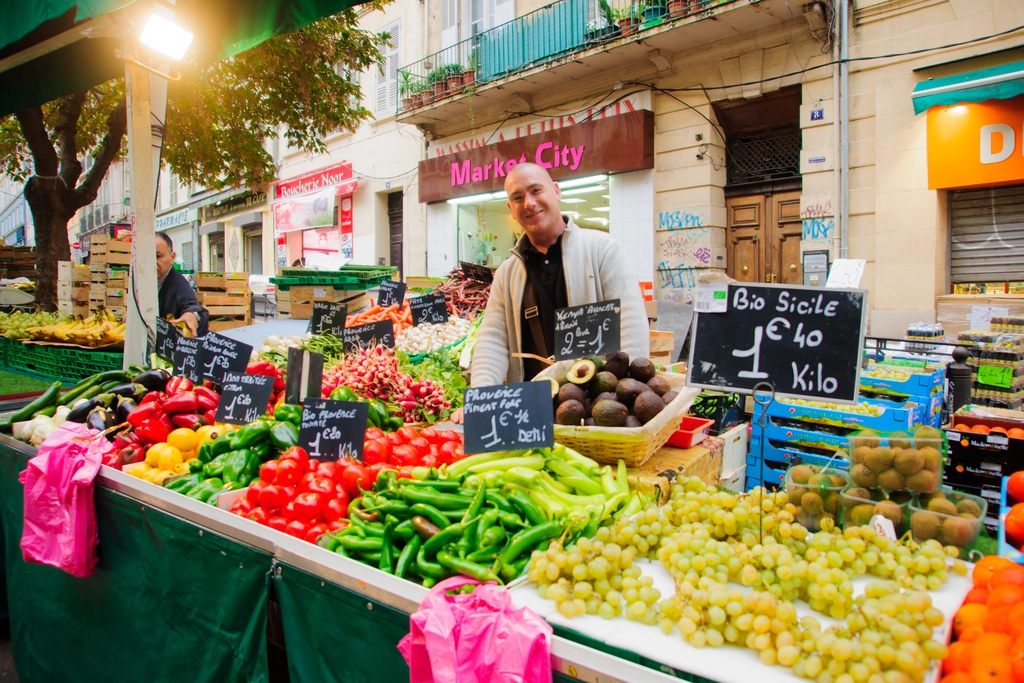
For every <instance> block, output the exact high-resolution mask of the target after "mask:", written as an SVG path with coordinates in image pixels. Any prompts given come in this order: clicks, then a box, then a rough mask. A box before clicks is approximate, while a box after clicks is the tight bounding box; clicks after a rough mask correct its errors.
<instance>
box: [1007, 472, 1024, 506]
mask: <svg viewBox="0 0 1024 683" xmlns="http://www.w3.org/2000/svg"><path fill="white" fill-rule="evenodd" d="M1006 492H1007V493H1008V494H1010V498H1013V501H1014V502H1015V503H1024V470H1022V471H1020V472H1014V473H1013V474H1011V475H1010V478H1009V479H1008V480H1007V482H1006Z"/></svg>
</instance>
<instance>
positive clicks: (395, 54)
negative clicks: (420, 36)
mask: <svg viewBox="0 0 1024 683" xmlns="http://www.w3.org/2000/svg"><path fill="white" fill-rule="evenodd" d="M384 30H385V31H386V32H387V33H388V34H390V35H391V40H390V41H389V43H388V46H387V49H386V50H385V52H384V59H383V60H381V62H380V63H379V64H378V65H377V109H376V113H377V118H378V119H380V118H383V117H385V116H390V115H391V114H394V113H395V112H396V111H398V69H399V68H400V67H401V66H402V64H401V54H402V52H401V49H400V45H401V22H400V21H396V22H395V23H393V24H391V25H390V26H388V27H387V28H385V29H384Z"/></svg>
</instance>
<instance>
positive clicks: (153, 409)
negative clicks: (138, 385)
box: [125, 399, 164, 429]
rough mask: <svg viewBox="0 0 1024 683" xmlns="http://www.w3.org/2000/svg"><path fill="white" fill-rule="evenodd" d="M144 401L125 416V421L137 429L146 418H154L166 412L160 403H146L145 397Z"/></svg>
mask: <svg viewBox="0 0 1024 683" xmlns="http://www.w3.org/2000/svg"><path fill="white" fill-rule="evenodd" d="M143 401H144V402H143V403H141V404H140V405H139V406H138V407H136V408H135V410H133V411H132V412H131V413H130V414H129V415H128V417H126V418H125V422H127V423H128V424H130V425H131V426H132V427H135V428H136V429H137V428H138V427H139V425H141V424H142V423H143V422H145V421H146V420H153V419H156V418H158V417H160V416H161V415H163V414H164V411H163V408H161V407H160V406H159V404H157V403H145V399H143Z"/></svg>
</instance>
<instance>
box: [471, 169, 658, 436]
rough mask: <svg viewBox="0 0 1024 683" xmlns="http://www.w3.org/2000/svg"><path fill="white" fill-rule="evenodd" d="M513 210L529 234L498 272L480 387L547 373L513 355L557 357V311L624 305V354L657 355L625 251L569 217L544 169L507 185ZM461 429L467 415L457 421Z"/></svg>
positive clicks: (477, 357) (513, 177) (480, 342)
mask: <svg viewBox="0 0 1024 683" xmlns="http://www.w3.org/2000/svg"><path fill="white" fill-rule="evenodd" d="M505 192H506V193H507V194H508V201H507V202H506V204H507V206H508V210H509V211H510V212H511V213H512V218H514V219H515V221H516V223H518V224H519V225H520V226H521V227H522V228H523V231H524V234H523V236H522V237H520V238H519V241H518V242H517V243H516V246H515V248H514V249H512V256H510V257H509V258H507V259H505V261H504V262H503V263H502V264H501V265H500V266H499V267H498V270H497V272H495V274H494V284H492V285H491V295H490V298H489V299H488V300H487V310H486V313H485V315H484V319H483V323H482V324H481V325H480V332H479V336H478V337H477V342H476V348H475V349H474V352H473V363H472V365H471V367H470V380H471V381H472V384H473V386H474V387H481V386H490V385H494V384H502V383H512V382H523V381H527V380H530V379H532V378H533V377H534V376H535V375H536V374H537V373H538V372H540V371H541V370H543V369H544V368H545V367H546V366H545V365H544V364H543V363H541V362H540V361H536V360H533V359H530V358H520V357H518V356H514V355H512V354H517V353H531V354H534V355H537V356H541V357H548V356H550V355H553V353H554V336H555V333H554V329H555V310H557V309H559V308H565V307H566V306H580V305H583V304H592V303H596V302H598V301H608V300H609V299H618V300H619V301H620V302H621V306H622V337H621V347H622V350H623V351H625V352H626V353H628V354H629V357H630V358H640V357H646V356H648V355H649V354H650V328H649V326H648V323H647V313H646V311H645V310H644V302H643V297H641V295H640V283H639V280H637V278H636V274H635V273H632V272H630V268H629V266H628V265H627V264H626V262H625V259H624V258H623V257H622V253H621V250H620V248H619V245H618V244H617V243H616V242H615V240H613V239H612V238H611V237H609V236H608V235H607V234H605V233H603V232H599V231H597V230H584V229H582V228H580V227H579V226H577V225H576V224H575V223H573V221H572V218H571V217H570V216H565V215H562V213H561V211H560V208H559V204H560V202H561V199H562V193H561V190H559V189H558V183H556V182H555V181H553V180H552V179H551V176H550V175H549V174H548V172H547V170H546V169H544V167H542V166H538V165H537V164H531V163H523V164H518V165H516V166H515V167H514V168H513V169H512V170H511V171H510V172H509V174H508V176H507V177H506V178H505ZM452 421H453V422H462V410H461V409H460V410H458V411H456V413H455V414H454V415H453V416H452Z"/></svg>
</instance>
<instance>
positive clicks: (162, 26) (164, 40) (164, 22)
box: [139, 14, 195, 61]
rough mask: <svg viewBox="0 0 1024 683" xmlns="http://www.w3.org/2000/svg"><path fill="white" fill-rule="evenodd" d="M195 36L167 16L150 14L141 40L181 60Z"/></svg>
mask: <svg viewBox="0 0 1024 683" xmlns="http://www.w3.org/2000/svg"><path fill="white" fill-rule="evenodd" d="M194 37H195V36H193V35H192V34H191V33H189V32H188V31H186V30H185V29H183V28H182V27H180V26H178V25H177V24H175V23H174V22H173V21H171V20H169V19H167V18H166V17H162V16H160V15H159V14H150V15H149V19H147V20H146V25H145V26H143V27H142V33H141V35H139V42H140V43H142V44H143V45H145V46H146V47H149V48H151V49H153V50H156V51H157V52H159V53H160V54H162V55H164V56H166V57H170V58H171V59H173V60H175V61H181V58H182V57H184V56H185V51H186V50H188V46H189V45H191V44H192V39H193V38H194Z"/></svg>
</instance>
